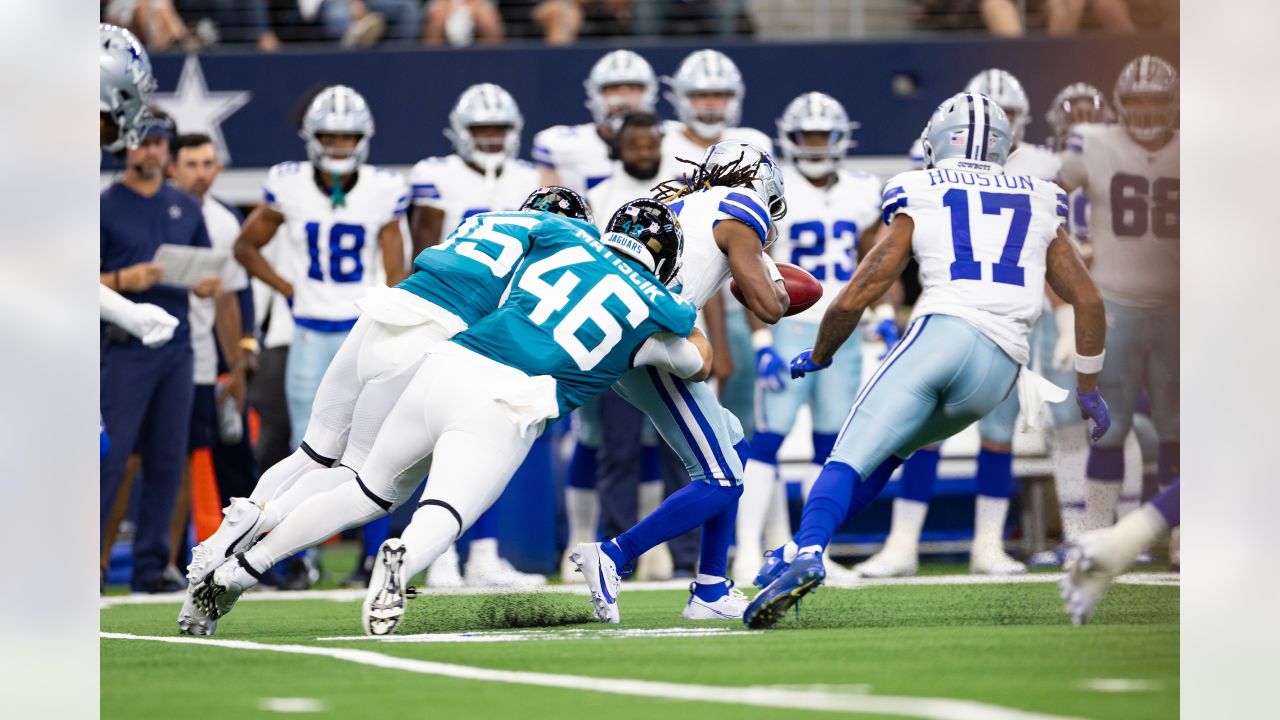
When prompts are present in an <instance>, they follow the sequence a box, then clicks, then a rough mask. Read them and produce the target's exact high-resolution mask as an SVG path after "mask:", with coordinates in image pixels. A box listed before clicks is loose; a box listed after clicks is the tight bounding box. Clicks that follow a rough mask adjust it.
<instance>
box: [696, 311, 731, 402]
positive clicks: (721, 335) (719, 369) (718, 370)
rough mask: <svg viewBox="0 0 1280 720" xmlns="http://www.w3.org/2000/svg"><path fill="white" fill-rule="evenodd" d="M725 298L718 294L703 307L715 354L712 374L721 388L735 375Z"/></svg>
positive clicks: (710, 341) (703, 314)
mask: <svg viewBox="0 0 1280 720" xmlns="http://www.w3.org/2000/svg"><path fill="white" fill-rule="evenodd" d="M724 312H725V310H724V296H722V295H720V294H719V293H716V294H715V295H712V296H711V298H710V299H709V300H707V303H706V304H705V305H703V306H702V319H703V320H704V321H706V323H707V333H708V334H709V335H710V340H708V343H709V345H710V346H711V348H712V350H713V351H714V352H713V357H714V360H713V362H712V368H711V374H713V375H715V376H716V379H717V380H719V381H720V387H721V388H723V387H724V383H725V381H726V380H728V379H729V376H730V375H732V374H733V370H734V365H733V356H732V354H731V353H730V352H729V331H728V329H727V328H726V326H725V320H724Z"/></svg>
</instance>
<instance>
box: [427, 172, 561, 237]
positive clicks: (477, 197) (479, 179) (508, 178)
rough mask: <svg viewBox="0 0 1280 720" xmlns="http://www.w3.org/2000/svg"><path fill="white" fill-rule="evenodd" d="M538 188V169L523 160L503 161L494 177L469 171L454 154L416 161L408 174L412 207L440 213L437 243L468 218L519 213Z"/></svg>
mask: <svg viewBox="0 0 1280 720" xmlns="http://www.w3.org/2000/svg"><path fill="white" fill-rule="evenodd" d="M540 184H541V183H540V177H539V175H538V169H537V168H535V167H534V166H533V165H532V164H530V163H527V162H525V161H524V160H511V159H509V160H507V161H506V162H505V163H503V164H502V172H501V173H499V174H498V175H496V176H494V177H488V176H486V175H485V174H484V173H482V172H480V171H478V170H476V169H475V168H473V167H471V166H470V165H468V164H467V163H466V162H465V161H464V160H463V159H462V158H461V157H459V156H458V155H457V154H454V155H446V156H445V157H430V158H427V159H426V160H420V161H418V163H417V164H416V165H414V166H413V170H411V171H409V185H410V186H411V187H412V189H413V204H414V205H418V206H421V207H430V208H436V209H437V210H442V211H444V224H443V225H442V226H441V228H440V239H441V240H444V239H445V238H447V237H449V233H451V232H453V231H454V230H455V229H456V228H457V227H458V226H459V225H461V224H462V221H463V220H466V219H467V218H469V217H471V216H472V215H479V214H480V213H487V212H503V211H507V210H519V209H520V205H521V204H523V203H524V201H525V198H528V197H529V193H531V192H533V191H534V190H537V189H538V187H539V185H540Z"/></svg>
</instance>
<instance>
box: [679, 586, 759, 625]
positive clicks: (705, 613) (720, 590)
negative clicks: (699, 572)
mask: <svg viewBox="0 0 1280 720" xmlns="http://www.w3.org/2000/svg"><path fill="white" fill-rule="evenodd" d="M749 602H750V601H749V600H748V599H747V596H746V595H745V594H743V592H742V591H741V590H739V589H738V588H736V587H734V586H733V583H732V582H731V581H729V580H726V581H724V582H722V583H717V584H715V585H701V584H699V583H696V582H693V583H689V602H688V603H687V604H685V606H684V619H685V620H741V619H742V613H743V612H744V611H745V610H746V609H747V603H749Z"/></svg>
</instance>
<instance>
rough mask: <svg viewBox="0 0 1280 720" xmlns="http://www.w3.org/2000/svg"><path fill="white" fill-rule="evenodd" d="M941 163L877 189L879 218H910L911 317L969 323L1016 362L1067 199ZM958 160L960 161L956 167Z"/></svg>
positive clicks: (1050, 188) (1021, 178) (1038, 185)
mask: <svg viewBox="0 0 1280 720" xmlns="http://www.w3.org/2000/svg"><path fill="white" fill-rule="evenodd" d="M956 162H957V161H955V160H950V161H948V160H943V161H942V162H941V164H943V165H944V167H936V168H933V169H931V170H913V171H911V172H906V173H902V174H901V175H898V176H896V177H894V178H893V179H892V180H890V181H889V183H888V184H887V185H886V186H885V191H884V199H883V212H884V216H883V220H884V222H885V223H886V224H888V223H890V222H892V220H893V217H894V216H895V215H897V214H898V213H902V214H904V215H908V216H910V217H911V219H912V220H913V221H914V222H915V231H914V233H913V235H912V239H911V246H912V251H913V252H914V254H915V257H916V261H917V262H918V263H919V264H920V284H921V285H922V286H923V291H922V292H921V294H920V299H919V301H917V302H916V305H915V311H914V313H913V314H912V319H913V320H914V319H915V318H917V317H921V316H924V315H930V314H940V315H954V316H956V317H959V318H962V319H964V320H967V321H968V322H970V323H972V324H973V325H974V326H975V327H977V328H978V329H979V330H981V331H982V333H983V334H984V335H986V336H987V337H989V338H991V340H992V341H993V342H995V343H996V344H997V345H999V346H1000V348H1001V349H1002V350H1004V351H1005V352H1006V353H1008V355H1009V357H1011V358H1013V359H1014V360H1015V361H1017V362H1018V363H1020V364H1023V365H1025V364H1026V363H1027V357H1028V347H1027V335H1028V334H1029V333H1030V332H1031V326H1032V325H1033V324H1035V321H1036V318H1037V317H1039V316H1040V311H1041V310H1042V309H1043V307H1044V276H1045V256H1046V254H1047V252H1048V249H1049V244H1050V243H1051V242H1053V239H1054V238H1055V237H1056V236H1057V234H1058V228H1059V226H1061V225H1062V224H1063V223H1065V222H1066V218H1067V196H1066V194H1065V193H1063V192H1062V189H1061V188H1059V187H1058V186H1057V185H1054V184H1053V183H1051V182H1048V181H1045V180H1040V179H1038V178H1033V177H1031V176H1029V175H1005V174H1003V173H983V172H969V171H967V170H959V169H955V168H954V167H947V166H948V165H954V164H955V163H956ZM959 162H963V161H959Z"/></svg>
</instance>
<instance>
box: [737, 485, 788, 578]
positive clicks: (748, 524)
mask: <svg viewBox="0 0 1280 720" xmlns="http://www.w3.org/2000/svg"><path fill="white" fill-rule="evenodd" d="M777 477H778V466H776V465H770V464H769V463H765V462H760V461H759V460H748V461H747V467H746V469H745V470H744V471H743V473H742V497H741V498H739V499H738V521H737V534H736V535H735V538H736V541H737V544H738V549H737V557H740V558H751V559H752V560H753V561H754V560H756V559H758V558H759V557H760V556H761V555H763V554H764V549H763V548H762V547H761V546H760V542H761V536H762V535H764V521H765V518H766V517H767V516H768V514H769V503H770V502H771V501H772V500H773V493H774V486H775V485H776V484H777Z"/></svg>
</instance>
